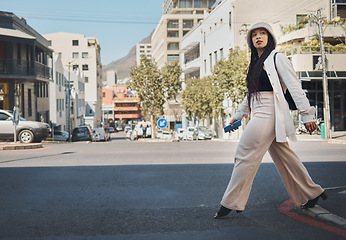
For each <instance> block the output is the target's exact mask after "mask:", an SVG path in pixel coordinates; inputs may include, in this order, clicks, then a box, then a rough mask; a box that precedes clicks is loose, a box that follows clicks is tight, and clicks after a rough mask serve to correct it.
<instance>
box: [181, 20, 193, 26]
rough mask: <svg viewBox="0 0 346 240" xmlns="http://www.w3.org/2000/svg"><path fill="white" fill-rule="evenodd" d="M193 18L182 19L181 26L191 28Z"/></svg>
mask: <svg viewBox="0 0 346 240" xmlns="http://www.w3.org/2000/svg"><path fill="white" fill-rule="evenodd" d="M192 27H193V20H183V28H192Z"/></svg>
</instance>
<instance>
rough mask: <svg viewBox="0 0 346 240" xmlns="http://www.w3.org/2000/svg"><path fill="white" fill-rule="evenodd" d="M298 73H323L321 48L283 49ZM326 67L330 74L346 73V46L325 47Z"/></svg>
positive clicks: (292, 47)
mask: <svg viewBox="0 0 346 240" xmlns="http://www.w3.org/2000/svg"><path fill="white" fill-rule="evenodd" d="M281 52H283V53H284V54H285V55H286V56H288V57H289V58H290V59H291V61H292V64H293V67H294V69H295V71H297V72H306V71H308V72H314V71H321V69H322V64H321V50H320V47H319V46H291V47H289V48H282V49H281ZM325 52H326V66H327V71H328V72H329V71H330V72H345V71H346V67H345V62H346V46H325Z"/></svg>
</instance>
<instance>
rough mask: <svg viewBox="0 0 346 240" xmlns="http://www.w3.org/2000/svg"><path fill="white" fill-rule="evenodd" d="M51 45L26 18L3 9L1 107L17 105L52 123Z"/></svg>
mask: <svg viewBox="0 0 346 240" xmlns="http://www.w3.org/2000/svg"><path fill="white" fill-rule="evenodd" d="M48 45H49V43H48V41H47V40H46V39H45V38H44V37H43V36H42V35H40V34H39V33H38V32H36V31H35V30H34V29H33V28H31V27H30V26H29V25H28V24H27V22H26V20H25V19H24V18H19V17H17V16H16V15H15V14H13V13H11V12H2V11H0V109H7V110H13V107H14V106H17V107H19V109H20V112H21V116H22V117H24V118H26V119H28V120H36V121H45V122H47V123H49V120H50V119H49V91H48V85H49V82H51V81H52V69H51V64H50V62H51V59H52V50H51V49H50V48H49V46H48Z"/></svg>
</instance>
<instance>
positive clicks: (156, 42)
mask: <svg viewBox="0 0 346 240" xmlns="http://www.w3.org/2000/svg"><path fill="white" fill-rule="evenodd" d="M214 4H215V0H213V1H212V0H165V1H164V3H163V15H162V17H161V19H160V21H159V23H158V25H157V27H156V29H155V31H154V33H153V35H152V37H151V44H152V49H153V52H152V57H153V59H154V60H155V61H156V63H157V65H158V67H159V68H161V67H163V66H164V65H165V63H167V62H174V61H179V56H180V41H181V39H182V37H183V36H184V35H186V34H187V33H188V32H189V31H190V30H191V29H192V28H193V27H194V26H196V25H197V23H198V22H199V21H201V20H202V19H203V17H204V14H205V12H209V11H210V10H211V7H212V6H213V5H214Z"/></svg>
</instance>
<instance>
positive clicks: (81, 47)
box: [44, 33, 102, 127]
mask: <svg viewBox="0 0 346 240" xmlns="http://www.w3.org/2000/svg"><path fill="white" fill-rule="evenodd" d="M44 36H45V37H46V38H47V39H49V40H50V41H51V46H52V48H53V49H54V51H55V52H57V53H61V59H62V62H63V65H64V66H65V67H67V68H69V69H70V71H73V68H74V66H75V67H77V66H78V68H79V69H80V71H81V72H82V73H83V75H84V77H85V101H86V103H87V105H88V107H87V110H86V113H85V115H86V117H87V119H88V124H90V125H91V126H92V127H96V126H97V122H98V121H99V120H100V119H101V104H102V98H101V92H102V78H101V76H102V68H101V57H100V45H99V44H98V40H97V39H96V38H92V37H85V36H84V35H82V34H76V33H51V34H46V35H44ZM75 41H78V46H74V45H73V43H75ZM86 66H87V68H86Z"/></svg>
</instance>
